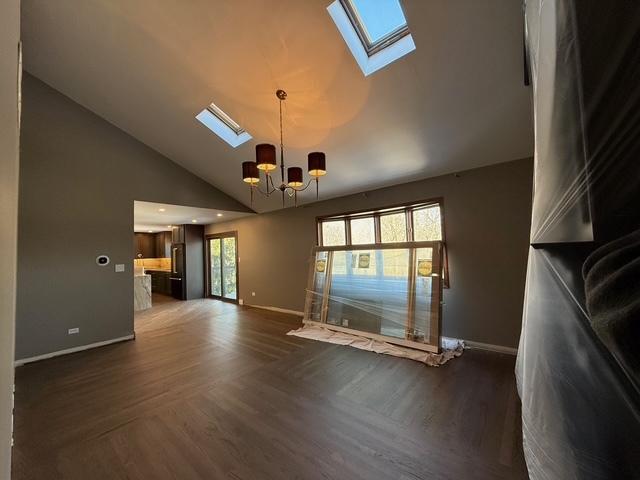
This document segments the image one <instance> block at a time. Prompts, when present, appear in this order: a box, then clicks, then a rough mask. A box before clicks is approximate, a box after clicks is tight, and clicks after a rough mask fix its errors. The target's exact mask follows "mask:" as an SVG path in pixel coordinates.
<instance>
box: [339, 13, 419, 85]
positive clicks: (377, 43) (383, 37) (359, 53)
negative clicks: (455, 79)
mask: <svg viewBox="0 0 640 480" xmlns="http://www.w3.org/2000/svg"><path fill="white" fill-rule="evenodd" d="M327 10H328V11H329V14H330V15H331V18H333V21H334V22H335V24H336V26H337V27H338V30H339V31H340V33H341V34H342V37H343V38H344V40H345V42H346V43H347V46H348V47H349V49H350V50H351V53H352V54H353V56H354V57H355V59H356V61H357V62H358V65H359V66H360V69H361V70H362V72H363V73H364V74H365V76H366V75H370V74H371V73H373V72H375V71H377V70H379V69H381V68H383V67H385V66H387V65H389V64H390V63H391V62H394V61H395V60H397V59H399V58H400V57H403V56H404V55H406V54H407V53H409V52H411V51H413V50H415V48H416V46H415V44H414V43H413V38H412V37H411V33H410V32H409V27H408V26H407V20H406V18H405V16H404V13H403V12H402V7H401V5H400V2H399V0H335V1H334V2H333V3H332V4H331V5H329V7H328V8H327Z"/></svg>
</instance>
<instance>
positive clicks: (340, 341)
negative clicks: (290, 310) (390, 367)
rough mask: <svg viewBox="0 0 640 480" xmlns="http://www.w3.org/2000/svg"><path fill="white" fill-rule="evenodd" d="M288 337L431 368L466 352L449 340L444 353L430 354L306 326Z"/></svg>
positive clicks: (292, 331) (458, 343) (456, 343)
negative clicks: (348, 348)
mask: <svg viewBox="0 0 640 480" xmlns="http://www.w3.org/2000/svg"><path fill="white" fill-rule="evenodd" d="M287 335H294V336H296V337H301V338H309V339H311V340H319V341H321V342H327V343H334V344H337V345H348V346H350V347H354V348H358V349H360V350H367V351H370V352H375V353H382V354H385V355H392V356H394V357H400V358H408V359H409V360H415V361H416V362H422V363H424V364H426V365H429V366H430V367H439V366H440V365H444V364H445V363H447V362H448V361H449V360H451V359H452V358H455V357H459V356H460V355H462V352H463V351H464V342H462V341H451V340H447V341H446V342H443V345H442V352H440V353H430V352H423V351H421V350H415V349H412V348H406V347H401V346H398V345H392V344H391V343H387V342H382V341H380V340H374V339H372V338H365V337H360V336H358V335H353V334H351V333H345V332H334V331H332V330H329V329H327V328H323V327H317V326H310V325H305V326H304V327H301V328H298V329H297V330H291V331H290V332H287Z"/></svg>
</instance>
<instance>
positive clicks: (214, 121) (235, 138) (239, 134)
mask: <svg viewBox="0 0 640 480" xmlns="http://www.w3.org/2000/svg"><path fill="white" fill-rule="evenodd" d="M196 118H197V119H198V120H199V121H200V123H202V124H203V125H204V126H205V127H207V128H208V129H209V130H211V131H212V132H213V133H215V134H216V135H218V136H219V137H220V138H221V139H223V140H224V141H225V142H227V143H228V144H229V145H231V146H232V147H233V148H236V147H237V146H238V145H242V144H243V143H244V142H246V141H248V140H250V139H251V135H249V133H247V132H246V131H245V129H244V128H242V127H241V126H240V125H238V123H237V122H235V121H234V120H233V119H232V118H231V117H230V116H229V115H227V114H226V113H225V112H224V111H222V109H221V108H220V107H218V106H217V105H216V104H215V103H212V104H210V105H209V106H208V107H207V108H205V109H204V110H202V111H201V112H200V113H199V114H198V115H197V116H196Z"/></svg>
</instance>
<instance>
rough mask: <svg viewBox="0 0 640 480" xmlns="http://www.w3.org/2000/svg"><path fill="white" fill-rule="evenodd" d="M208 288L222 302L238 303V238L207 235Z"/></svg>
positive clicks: (234, 233)
mask: <svg viewBox="0 0 640 480" xmlns="http://www.w3.org/2000/svg"><path fill="white" fill-rule="evenodd" d="M207 271H208V275H207V288H208V289H209V295H210V296H211V297H214V298H218V299H220V300H228V301H233V302H236V301H238V236H237V234H236V232H231V233H221V234H215V235H207Z"/></svg>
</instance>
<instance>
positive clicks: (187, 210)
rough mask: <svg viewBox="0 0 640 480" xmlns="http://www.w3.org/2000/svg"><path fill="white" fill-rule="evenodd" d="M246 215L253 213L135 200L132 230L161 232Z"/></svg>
mask: <svg viewBox="0 0 640 480" xmlns="http://www.w3.org/2000/svg"><path fill="white" fill-rule="evenodd" d="M161 210H164V211H161ZM248 215H253V213H245V212H231V211H226V210H211V209H209V208H195V207H183V206H181V205H169V204H166V203H151V202H139V201H137V200H136V201H134V202H133V224H134V225H133V230H134V232H162V231H167V230H171V225H184V224H185V223H198V224H201V225H208V224H211V223H219V222H225V221H227V220H235V219H236V218H241V217H246V216H248ZM193 220H195V222H193Z"/></svg>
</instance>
